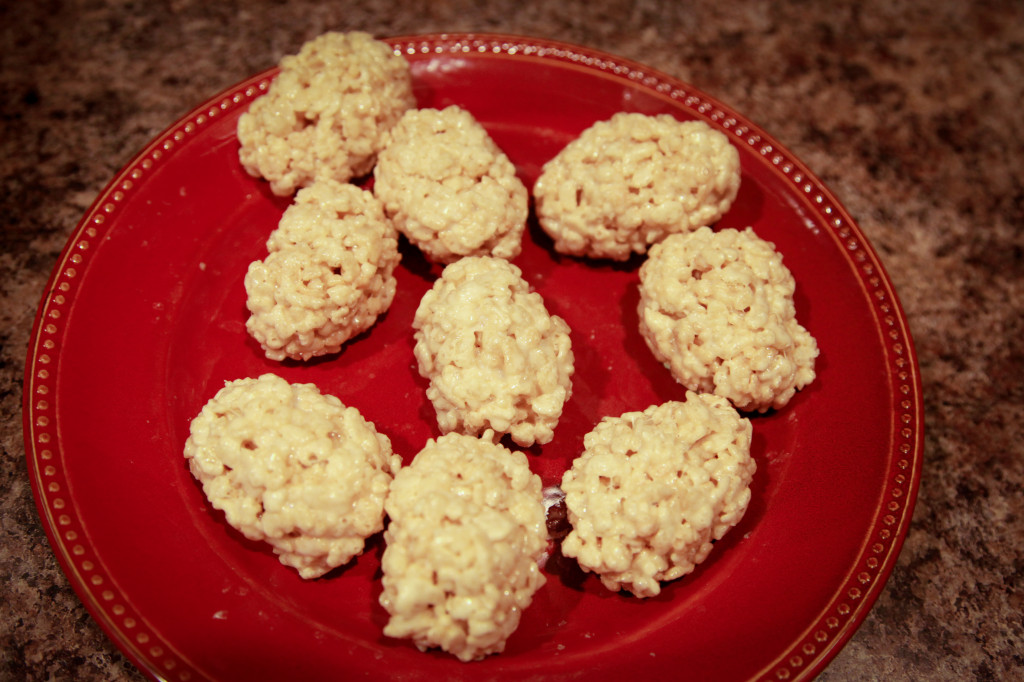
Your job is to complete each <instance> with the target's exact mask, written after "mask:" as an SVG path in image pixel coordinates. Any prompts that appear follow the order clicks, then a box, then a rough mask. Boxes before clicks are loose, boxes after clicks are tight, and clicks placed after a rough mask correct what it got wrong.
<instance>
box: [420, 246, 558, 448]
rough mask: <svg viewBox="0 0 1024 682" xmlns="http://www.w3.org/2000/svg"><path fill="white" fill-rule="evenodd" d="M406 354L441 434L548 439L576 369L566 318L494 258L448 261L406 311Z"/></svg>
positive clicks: (524, 441) (530, 440) (527, 443)
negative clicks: (409, 320) (409, 319)
mask: <svg viewBox="0 0 1024 682" xmlns="http://www.w3.org/2000/svg"><path fill="white" fill-rule="evenodd" d="M413 329H414V330H415V333H414V338H415V346H414V348H413V352H414V353H415V356H416V360H417V363H418V367H419V373H420V375H421V376H423V377H424V378H426V379H428V380H429V382H430V383H429V386H428V388H427V397H428V398H429V399H430V401H431V403H433V406H434V409H435V412H436V413H437V423H438V426H439V427H440V429H441V432H442V433H448V432H451V431H457V432H460V433H467V434H470V435H479V434H481V433H483V432H484V431H486V430H491V431H493V432H494V433H495V434H496V435H498V436H499V437H500V435H501V434H510V435H511V437H512V440H514V441H515V442H516V443H517V444H519V445H522V446H530V445H534V444H535V443H536V444H541V445H543V444H545V443H548V442H550V441H551V439H552V438H553V437H554V430H555V427H556V426H557V424H558V420H559V418H560V417H561V415H562V408H563V406H564V404H565V402H566V401H567V400H568V399H569V397H570V396H571V395H572V375H573V372H574V366H573V361H574V358H573V353H572V347H571V342H570V338H569V326H568V325H567V324H566V323H565V321H564V320H563V319H562V318H561V317H559V316H557V315H551V314H549V313H548V311H547V309H546V308H545V306H544V300H543V299H542V298H541V296H540V294H538V293H536V292H534V291H532V290H531V289H530V286H529V284H527V282H526V281H525V280H524V279H523V278H522V271H521V270H520V269H519V268H518V267H516V266H515V265H513V264H511V263H509V262H508V261H506V260H504V259H502V258H492V257H489V256H470V257H467V258H463V259H461V260H458V261H456V262H454V263H452V264H450V265H447V266H446V267H445V268H444V270H443V271H442V273H441V277H440V278H438V280H437V281H436V282H435V283H434V286H433V287H432V288H431V289H430V290H428V291H427V293H426V294H424V296H423V298H422V299H421V300H420V304H419V307H418V308H417V310H416V315H415V317H414V319H413Z"/></svg>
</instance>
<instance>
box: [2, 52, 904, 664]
mask: <svg viewBox="0 0 1024 682" xmlns="http://www.w3.org/2000/svg"><path fill="white" fill-rule="evenodd" d="M380 39H381V40H383V41H385V42H387V43H389V44H390V45H391V46H392V47H393V49H394V50H395V52H396V53H398V54H401V55H403V56H408V57H415V56H417V55H421V56H423V55H427V56H429V55H431V54H435V55H438V56H453V55H458V54H460V53H463V54H473V53H476V54H478V55H486V54H494V55H496V56H505V57H520V58H536V59H538V60H547V61H552V60H553V61H556V62H562V63H564V64H576V65H578V66H580V67H581V68H585V69H597V70H599V71H602V72H604V73H605V74H606V75H608V76H611V77H614V78H619V79H624V80H627V81H632V82H634V83H635V84H638V85H640V86H641V87H644V88H646V89H648V90H652V91H653V92H654V93H655V94H658V95H660V96H662V97H664V98H666V99H669V100H672V101H675V102H676V103H677V104H679V103H681V104H682V105H683V106H684V107H685V108H686V109H688V110H689V111H691V112H692V114H693V115H694V117H695V118H698V119H703V120H705V121H709V122H712V123H713V124H714V125H715V127H717V128H719V129H722V130H724V132H726V133H727V134H728V135H729V137H730V139H731V140H732V141H733V142H734V143H736V144H738V145H740V146H748V147H750V148H751V149H753V150H754V152H755V154H754V155H753V156H754V157H755V158H759V159H760V160H761V161H762V162H763V163H764V164H766V165H768V166H769V167H774V169H775V170H776V172H777V173H778V174H780V175H781V177H784V178H785V179H786V181H787V182H788V183H789V184H790V185H791V188H792V189H793V190H794V194H795V195H796V196H799V197H801V198H802V199H803V200H804V205H805V206H806V207H807V208H809V210H811V211H812V212H814V213H816V214H817V215H818V216H819V217H820V218H821V219H822V223H823V224H826V225H827V226H828V227H829V230H828V231H829V234H830V236H831V238H832V239H833V240H834V241H835V242H836V244H837V247H838V248H840V249H841V250H842V249H845V250H846V251H848V252H849V254H850V258H851V261H850V262H851V265H853V261H857V265H859V267H855V268H854V269H855V271H856V274H857V281H858V284H859V285H860V286H861V287H862V289H863V293H864V294H865V295H866V296H867V298H868V299H869V300H871V301H872V302H873V305H872V306H871V311H872V314H873V315H874V316H875V322H876V325H875V326H876V330H877V331H878V332H879V334H880V337H881V339H882V347H883V350H884V358H885V361H886V372H887V375H888V381H887V383H886V385H887V387H889V388H890V389H893V390H894V395H893V396H892V399H893V404H894V405H897V406H899V407H900V409H901V413H900V414H899V415H894V419H893V423H892V430H893V432H892V435H891V437H890V441H889V443H888V448H887V449H888V453H887V454H888V457H889V458H890V463H891V464H890V467H889V469H888V473H887V476H888V478H887V481H886V482H887V484H888V485H889V486H890V494H889V496H888V498H887V499H882V500H880V501H879V508H878V509H877V510H876V512H875V513H874V514H873V515H872V527H871V528H870V529H867V530H868V532H867V534H866V535H865V537H864V540H863V542H862V545H861V546H860V547H859V548H858V550H857V553H856V556H857V561H856V565H853V566H851V567H850V569H849V570H848V572H847V574H846V575H845V576H844V577H843V579H842V580H841V585H842V588H841V589H840V590H837V591H836V592H835V593H834V594H833V595H832V596H831V599H830V600H829V602H828V603H827V604H824V605H823V607H822V609H821V610H820V612H819V614H818V615H817V616H816V617H815V618H814V620H813V622H810V623H809V624H808V626H807V628H806V629H805V630H804V631H803V633H802V635H801V636H800V637H798V638H797V639H796V640H795V641H794V642H793V643H792V644H791V645H790V646H789V648H788V649H786V650H785V651H782V652H781V653H779V654H778V656H777V657H776V658H775V659H774V660H773V661H772V662H771V663H769V664H767V665H765V666H764V668H763V669H762V670H761V671H760V672H759V673H758V674H757V675H756V676H755V678H760V679H792V680H803V679H811V678H813V677H814V676H816V675H817V674H818V673H820V672H821V671H822V670H823V669H824V668H825V667H826V666H827V665H828V664H829V663H830V662H831V660H832V659H833V658H834V657H835V655H836V654H838V652H839V651H840V650H841V649H842V648H843V647H844V646H845V645H846V643H847V642H848V641H849V640H850V638H851V637H852V636H853V634H854V633H855V632H856V630H857V629H858V628H859V627H860V625H861V624H862V623H863V621H864V620H865V619H866V618H867V615H868V613H869V612H870V610H871V607H872V606H873V605H874V603H875V601H876V600H877V598H878V597H879V596H880V594H881V592H882V591H883V589H884V587H885V584H886V583H887V581H888V579H889V577H890V575H891V574H892V571H893V569H894V568H895V564H896V560H897V557H898V555H899V553H900V551H901V549H902V546H903V544H904V541H905V539H906V536H907V533H908V530H909V526H910V523H911V519H912V515H913V510H914V507H915V505H916V500H917V495H918V489H919V486H920V479H921V473H922V468H923V441H924V419H923V414H924V407H923V399H922V380H921V375H920V368H919V364H918V360H917V353H916V349H915V346H914V343H913V338H912V335H911V332H910V328H909V324H908V322H907V319H906V315H905V312H904V310H903V307H902V304H901V302H900V300H899V298H898V296H897V294H896V291H895V287H894V286H893V283H892V281H891V279H890V277H889V275H888V273H887V272H886V270H885V268H884V266H883V264H882V262H881V260H880V258H879V256H878V254H877V252H876V251H875V249H874V247H873V246H872V245H871V243H870V242H869V240H868V239H867V237H866V235H864V233H863V232H862V230H861V229H860V227H859V226H858V225H857V224H856V222H855V221H854V220H853V218H852V217H851V216H850V214H849V213H848V212H847V210H846V209H845V207H844V206H843V205H842V203H841V202H840V201H839V200H838V198H837V197H836V196H835V195H834V194H833V193H832V191H831V190H830V189H829V188H828V187H826V185H825V184H824V183H823V182H822V181H821V180H820V179H819V178H818V177H817V176H816V175H815V174H814V173H813V172H812V171H811V170H810V169H809V168H808V167H807V166H806V165H805V164H804V163H803V162H802V161H800V160H799V159H798V158H796V157H795V156H794V155H793V154H792V153H791V152H790V151H789V150H788V149H787V148H786V147H784V146H783V145H781V144H779V143H778V141H776V140H775V139H774V138H773V137H771V136H770V135H769V134H768V133H767V132H765V131H764V130H762V129H761V128H760V126H758V125H756V124H755V123H753V122H752V121H751V120H749V119H747V118H746V117H744V116H743V115H741V114H740V113H738V112H736V111H735V110H733V109H732V108H731V107H729V106H727V105H725V104H724V103H722V102H720V101H719V100H717V99H715V98H714V97H712V96H710V95H707V94H706V93H705V92H703V91H701V90H699V89H698V88H697V87H695V86H693V85H691V84H689V83H686V82H684V81H682V80H680V79H678V78H675V77H673V76H670V75H668V74H666V73H664V72H662V71H659V70H657V69H654V68H652V67H650V66H647V65H644V64H641V63H640V62H637V61H634V60H631V59H628V58H625V57H621V56H617V55H613V54H610V53H608V52H604V51H601V50H598V49H594V48H589V47H585V46H581V45H574V44H572V43H568V42H563V41H559V40H554V39H546V38H535V37H528V36H523V35H518V34H509V33H487V32H483V33H481V32H468V33H422V34H408V35H397V36H393V37H382V38H380ZM277 70H278V67H276V66H274V67H270V68H268V69H265V70H263V71H261V72H259V73H257V74H255V75H252V76H250V77H248V78H246V79H243V80H242V81H240V82H238V83H236V84H234V85H231V86H229V87H227V88H224V89H222V90H221V91H219V92H218V93H216V94H215V95H213V96H211V97H210V98H208V99H207V100H206V101H204V102H203V103H201V104H199V105H197V106H195V107H193V108H192V109H191V110H189V111H188V112H186V113H185V114H183V115H182V116H180V117H179V118H178V119H177V120H175V121H174V122H173V123H171V124H170V125H168V126H167V127H166V128H164V130H163V131H161V132H160V133H159V134H157V135H156V136H154V137H153V138H152V139H151V141H150V142H149V143H148V144H146V145H145V146H144V147H143V148H142V149H141V150H140V151H139V152H137V153H136V154H135V155H134V156H132V158H131V159H130V160H129V161H128V162H127V163H126V164H124V165H123V166H122V167H121V168H120V169H119V170H118V171H117V173H115V175H114V176H113V177H112V178H111V179H110V180H109V181H108V182H107V183H106V185H105V186H104V187H103V189H102V190H101V191H100V192H99V193H98V194H97V196H96V198H95V199H94V201H93V202H92V204H91V205H90V207H89V208H88V210H87V211H86V212H85V213H84V214H83V216H82V218H81V219H80V220H79V222H78V224H77V225H76V227H75V228H74V230H72V232H71V233H70V235H69V237H68V239H67V242H66V243H65V245H64V247H63V248H62V250H61V253H60V255H59V257H58V259H57V261H56V264H55V265H54V267H53V269H52V271H51V273H50V275H49V277H48V279H47V281H46V284H45V286H44V289H43V292H42V295H41V296H40V298H39V303H38V305H37V308H36V315H35V318H34V321H33V325H32V332H31V336H30V340H29V344H28V349H27V355H26V362H25V372H24V382H23V395H22V425H23V437H24V442H25V452H26V459H27V465H28V474H29V478H30V484H31V488H32V493H33V498H34V501H35V505H36V509H37V512H38V513H39V516H40V521H41V523H42V525H43V529H44V531H45V534H46V536H47V540H48V542H49V544H50V547H51V550H52V551H53V552H54V554H55V556H56V558H57V560H58V564H59V565H60V567H61V570H62V572H63V573H64V574H65V576H66V577H67V579H68V581H69V582H70V584H71V586H72V588H73V589H74V591H75V592H76V594H77V595H78V597H79V599H80V600H81V601H82V603H83V605H84V606H85V607H86V610H87V611H88V612H89V613H90V615H91V616H92V618H93V619H94V620H95V621H96V622H97V623H98V624H99V625H100V627H101V629H102V630H103V631H104V632H105V634H106V635H107V637H108V638H109V639H110V640H111V641H112V642H113V643H114V644H115V645H116V646H117V647H118V648H119V649H120V650H121V651H122V653H124V654H125V656H126V657H127V658H128V659H129V660H130V661H131V662H132V663H133V665H135V666H136V668H137V669H139V670H140V671H141V672H142V673H143V674H145V675H147V676H150V677H156V678H159V677H160V676H162V675H163V674H164V672H166V671H161V670H160V669H159V667H158V666H157V665H156V664H155V663H154V662H153V661H152V660H151V659H152V656H149V655H147V653H146V651H144V650H143V649H144V648H145V647H144V646H143V645H141V644H140V643H138V642H136V641H135V640H133V639H132V637H130V636H129V634H128V632H126V631H125V624H126V623H129V622H130V623H135V622H139V621H140V620H144V616H143V614H134V613H132V612H131V608H130V606H127V607H125V606H122V607H121V610H120V613H118V614H111V613H108V610H107V609H106V608H105V607H104V604H103V602H102V601H101V600H102V599H103V598H102V597H97V595H96V593H95V589H96V588H97V585H98V584H97V582H96V580H97V578H98V579H99V580H100V583H99V585H102V584H103V583H102V580H103V578H102V576H101V574H100V572H98V571H96V566H95V565H94V564H92V563H91V562H90V561H88V560H83V559H81V558H80V556H79V555H78V554H76V552H78V551H79V548H80V547H81V544H80V543H79V542H78V541H77V540H78V536H77V535H76V534H75V533H76V531H75V519H73V518H72V517H71V516H70V513H69V511H67V504H68V503H67V501H66V500H64V499H63V497H62V495H63V494H64V493H63V492H62V491H63V489H64V488H66V483H67V481H66V479H64V478H63V472H62V471H61V470H60V469H59V467H56V466H55V465H54V463H55V462H59V460H60V459H61V456H62V453H60V452H59V450H60V444H59V443H57V442H54V439H53V433H54V432H55V431H56V429H57V422H58V421H59V419H58V418H57V417H56V414H55V413H56V409H55V408H56V406H55V405H53V404H51V402H52V401H51V400H49V399H48V398H47V395H48V392H49V390H50V388H49V383H48V382H49V380H50V379H51V376H50V375H51V368H52V367H53V366H55V365H56V362H55V358H56V356H57V355H59V352H60V342H61V340H62V335H61V334H60V333H59V332H60V331H61V330H62V327H60V326H59V325H60V324H61V322H60V320H61V311H62V309H63V308H64V307H65V305H66V304H67V302H68V298H69V297H70V298H73V297H74V291H75V278H76V276H77V274H78V268H80V267H84V266H83V263H84V264H85V266H87V265H88V263H87V260H88V253H89V250H88V249H89V245H90V241H91V240H92V239H93V238H94V237H96V236H97V234H98V231H99V229H101V226H102V225H103V224H104V223H105V222H106V220H107V218H108V217H109V216H112V215H115V214H116V211H117V207H118V205H119V203H120V202H121V201H123V200H124V198H125V197H126V196H129V195H130V193H131V191H132V189H133V188H134V187H135V186H136V183H140V182H144V181H145V178H146V177H147V174H148V172H149V171H150V169H152V168H153V167H154V166H155V165H157V164H159V163H160V161H161V160H162V159H163V158H165V157H166V156H167V155H168V154H170V153H171V152H172V151H173V149H174V147H175V146H176V145H177V144H178V143H179V142H182V141H183V140H187V139H188V138H189V137H190V136H192V135H194V134H195V133H196V131H199V130H201V129H202V128H203V126H204V124H206V123H208V122H209V121H210V120H212V119H215V118H216V117H217V116H219V115H221V114H222V113H225V112H227V111H229V110H231V109H233V108H235V107H238V106H241V105H244V104H247V103H248V102H249V101H251V100H252V99H254V98H255V97H257V96H259V95H260V94H262V93H263V92H264V91H265V90H266V89H267V87H268V86H269V83H270V81H271V80H272V78H273V77H274V75H276V72H277ZM115 217H116V216H115ZM869 293H870V295H868V294H869ZM886 328H888V333H886ZM897 394H899V395H897ZM898 421H899V422H902V424H903V425H902V427H899V426H898V425H897V422H898ZM897 442H899V445H898V447H897V445H896V444H897ZM897 449H898V450H899V453H897V452H896V450H897ZM55 451H57V452H55ZM872 539H873V540H872ZM90 585H92V587H90ZM115 616H116V619H115ZM129 628H130V626H129ZM164 644H165V646H170V645H169V644H167V643H164ZM175 653H177V652H175ZM178 657H179V660H182V661H187V658H186V657H185V656H183V655H181V654H180V653H178Z"/></svg>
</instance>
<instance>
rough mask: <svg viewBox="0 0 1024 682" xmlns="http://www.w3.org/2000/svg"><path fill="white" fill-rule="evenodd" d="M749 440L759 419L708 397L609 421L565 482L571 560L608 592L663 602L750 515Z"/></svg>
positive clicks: (691, 396) (588, 441)
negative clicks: (666, 590)
mask: <svg viewBox="0 0 1024 682" xmlns="http://www.w3.org/2000/svg"><path fill="white" fill-rule="evenodd" d="M750 439H751V426H750V422H749V421H748V420H747V419H745V418H742V417H740V415H739V413H737V412H736V410H735V409H734V408H733V407H732V406H731V405H730V404H729V402H728V401H726V400H725V399H724V398H720V397H717V396H711V395H706V394H704V395H698V394H696V393H692V392H687V395H686V401H685V402H676V401H673V402H667V403H664V404H661V405H655V406H651V407H649V408H647V409H646V410H644V411H643V412H629V413H626V414H623V415H622V416H619V417H605V418H604V419H603V420H602V421H601V422H600V423H599V424H598V425H597V426H596V427H595V428H594V430H593V431H591V432H590V433H588V434H587V435H586V436H585V437H584V440H583V445H584V451H583V453H582V454H581V455H580V456H579V457H578V458H577V459H576V460H575V461H574V462H573V464H572V468H570V469H569V470H568V471H567V472H566V473H565V474H564V475H563V477H562V490H563V491H564V492H565V504H566V510H567V512H568V518H569V522H570V523H571V524H572V531H571V532H570V533H569V534H568V535H567V536H566V537H565V539H564V540H563V541H562V553H563V554H564V555H565V556H568V557H575V558H576V560H577V562H578V563H579V565H580V567H581V568H583V569H584V570H585V571H590V572H593V573H596V574H597V575H598V576H599V577H600V579H601V582H602V584H603V585H604V586H605V587H607V588H608V589H609V590H614V591H618V590H628V591H629V592H631V593H633V594H634V595H635V596H637V597H653V596H656V595H658V594H659V593H660V592H661V583H662V582H666V581H670V580H674V579H676V578H679V577H681V576H684V575H686V574H688V573H690V572H691V571H693V569H694V568H695V567H696V566H697V564H700V563H701V562H702V561H704V560H705V559H706V558H707V557H708V554H709V553H710V552H711V549H712V543H713V542H715V541H716V540H720V539H721V538H722V537H723V536H724V535H725V534H726V532H727V531H728V530H729V529H731V528H732V527H733V526H735V525H736V524H737V523H738V522H739V521H740V519H741V518H742V517H743V514H744V512H745V511H746V509H747V505H748V503H749V501H750V482H751V479H752V478H753V475H754V470H755V468H756V465H755V463H754V460H753V459H752V458H751V457H750Z"/></svg>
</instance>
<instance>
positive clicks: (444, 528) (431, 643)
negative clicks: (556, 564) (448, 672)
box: [379, 433, 547, 661]
mask: <svg viewBox="0 0 1024 682" xmlns="http://www.w3.org/2000/svg"><path fill="white" fill-rule="evenodd" d="M385 508H386V510H387V514H388V517H389V522H388V528H387V530H386V531H385V533H384V538H385V541H386V543H387V545H386V548H385V550H384V555H383V557H382V559H381V565H382V571H383V579H382V580H383V588H384V589H383V592H382V593H381V595H380V598H379V600H380V603H381V605H382V606H383V607H384V608H385V610H386V611H387V612H388V614H389V620H388V623H387V625H386V626H385V627H384V634H385V635H387V636H389V637H395V638H403V639H404V638H408V639H412V640H413V642H414V643H415V644H416V646H417V647H418V648H419V649H421V650H426V649H429V648H432V647H439V648H441V649H442V650H444V651H446V652H448V653H450V654H452V655H454V656H457V657H458V658H459V659H460V660H462V661H472V660H477V659H480V658H483V657H485V656H487V655H488V654H492V653H500V652H501V651H503V650H504V649H505V643H506V640H507V639H508V637H509V636H510V635H511V634H512V633H513V632H514V631H515V629H516V628H517V627H518V625H519V620H520V617H521V616H522V613H523V611H524V610H525V609H526V608H527V607H528V606H529V605H530V603H531V601H532V599H533V595H534V593H535V592H536V591H537V590H538V589H540V587H541V586H542V585H543V584H544V581H545V579H544V575H543V573H541V571H540V568H539V566H538V563H537V562H538V560H539V559H540V558H541V555H542V554H543V552H544V551H545V550H546V548H547V529H546V524H545V511H544V503H543V499H542V493H541V482H540V478H539V477H538V476H537V475H536V474H533V473H532V472H531V471H530V467H529V464H528V463H527V460H526V456H525V455H524V454H523V453H521V452H513V451H510V450H508V449H506V448H504V447H502V446H501V445H499V444H495V443H493V442H491V440H490V439H488V438H484V439H478V438H474V437H472V436H465V435H462V434H456V433H450V434H447V435H445V436H441V437H440V438H438V439H436V440H431V441H428V442H427V445H426V446H425V447H424V448H423V450H422V451H420V453H419V454H417V455H416V457H415V458H414V459H413V461H412V463H411V464H409V465H408V466H406V467H405V468H404V469H402V470H401V471H399V472H398V474H397V475H396V476H395V480H394V482H393V483H392V485H391V490H390V492H389V493H388V497H387V501H386V503H385Z"/></svg>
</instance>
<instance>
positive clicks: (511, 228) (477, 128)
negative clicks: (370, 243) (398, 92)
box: [373, 105, 529, 263]
mask: <svg viewBox="0 0 1024 682" xmlns="http://www.w3.org/2000/svg"><path fill="white" fill-rule="evenodd" d="M373 172H374V193H375V194H376V195H377V196H378V197H379V198H380V200H381V201H382V202H384V207H385V209H386V210H387V213H388V216H389V217H390V218H391V219H392V221H394V223H395V227H397V228H398V230H399V231H400V232H401V233H402V234H404V235H405V236H406V237H408V239H409V241H410V242H412V243H413V244H414V245H415V246H417V247H418V248H419V249H420V250H421V251H422V252H423V253H424V255H425V256H426V257H427V258H428V260H430V261H432V262H435V263H451V262H452V261H455V260H457V259H459V258H462V257H463V256H496V257H498V258H505V259H507V260H511V259H512V258H515V257H516V256H518V255H519V252H520V250H521V248H522V237H523V231H524V229H525V226H526V216H527V213H528V211H529V198H528V193H527V190H526V186H525V185H523V183H522V181H521V180H520V179H519V178H518V177H517V176H516V169H515V166H514V165H513V164H512V162H511V161H510V160H509V159H508V157H507V156H506V155H505V153H504V152H503V151H502V150H501V149H500V148H499V147H498V145H497V144H495V142H494V140H493V139H491V136H490V135H489V134H488V133H487V131H486V130H485V129H484V127H483V126H482V125H481V124H480V123H479V122H478V121H477V120H476V118H474V117H473V115H472V114H471V113H470V112H468V111H466V110H465V109H462V108H460V107H458V106H454V105H452V106H449V107H446V108H445V109H441V110H438V109H414V110H410V111H407V112H406V113H405V114H404V115H403V116H402V118H401V119H400V120H399V121H398V123H397V124H396V125H395V127H394V128H392V129H391V131H390V133H389V134H388V142H387V144H386V146H385V148H384V149H383V151H381V153H380V156H379V157H378V160H377V166H376V167H375V168H374V171H373Z"/></svg>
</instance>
